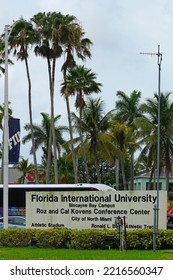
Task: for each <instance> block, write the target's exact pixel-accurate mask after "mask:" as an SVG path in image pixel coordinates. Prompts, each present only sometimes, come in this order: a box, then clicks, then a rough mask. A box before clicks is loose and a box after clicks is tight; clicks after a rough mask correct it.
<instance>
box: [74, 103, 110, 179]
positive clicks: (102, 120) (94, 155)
mask: <svg viewBox="0 0 173 280" xmlns="http://www.w3.org/2000/svg"><path fill="white" fill-rule="evenodd" d="M104 105H105V104H104V101H102V100H101V99H100V98H96V99H92V98H88V99H87V101H86V106H85V107H84V109H83V113H82V119H81V120H80V118H79V116H77V115H76V114H74V113H73V120H74V121H75V123H76V125H77V123H78V126H80V127H81V129H82V131H83V137H84V138H83V139H84V146H85V150H86V151H87V157H88V158H87V160H88V161H92V160H93V161H94V166H95V170H96V175H97V182H98V183H101V175H100V168H99V159H100V156H101V153H107V151H106V147H105V144H106V141H107V132H108V128H109V125H110V113H107V114H106V115H105V113H104Z"/></svg>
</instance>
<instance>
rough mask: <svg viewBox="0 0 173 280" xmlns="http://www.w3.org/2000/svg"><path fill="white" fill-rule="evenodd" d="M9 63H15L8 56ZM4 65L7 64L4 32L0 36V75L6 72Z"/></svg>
mask: <svg viewBox="0 0 173 280" xmlns="http://www.w3.org/2000/svg"><path fill="white" fill-rule="evenodd" d="M8 64H9V65H13V62H12V61H11V59H9V58H8ZM4 65H5V42H4V34H2V35H1V37H0V77H1V74H4V73H5V68H4Z"/></svg>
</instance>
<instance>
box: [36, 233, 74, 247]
mask: <svg viewBox="0 0 173 280" xmlns="http://www.w3.org/2000/svg"><path fill="white" fill-rule="evenodd" d="M70 233H71V230H69V229H65V228H64V229H44V230H41V229H39V230H37V231H36V232H35V238H36V239H37V240H38V242H37V246H38V247H42V248H43V247H44V248H47V247H54V248H67V247H68V243H69V239H70Z"/></svg>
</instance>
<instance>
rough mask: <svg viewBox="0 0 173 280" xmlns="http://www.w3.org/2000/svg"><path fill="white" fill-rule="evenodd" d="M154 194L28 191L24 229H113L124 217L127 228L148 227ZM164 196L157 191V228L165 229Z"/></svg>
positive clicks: (165, 201)
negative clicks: (117, 220)
mask: <svg viewBox="0 0 173 280" xmlns="http://www.w3.org/2000/svg"><path fill="white" fill-rule="evenodd" d="M156 202H157V193H156V191H133V192H130V191H116V192H109V191H104V192H103V191H100V192H99V191H92V192H89V191H82V192H79V191H75V192H28V193H27V194H26V227H27V228H42V229H43V228H71V229H113V228H114V227H115V219H116V218H117V217H125V219H126V223H127V229H143V228H146V229H148V228H152V227H153V221H154V210H153V209H154V205H155V204H156ZM166 206H167V194H166V192H165V191H160V192H159V228H163V229H165V228H166Z"/></svg>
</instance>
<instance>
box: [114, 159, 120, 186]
mask: <svg viewBox="0 0 173 280" xmlns="http://www.w3.org/2000/svg"><path fill="white" fill-rule="evenodd" d="M119 169H120V162H119V159H118V158H115V178H116V190H119V171H120V170H119Z"/></svg>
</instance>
